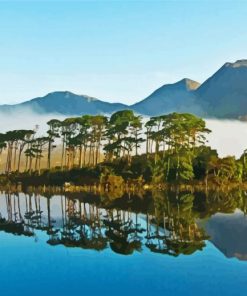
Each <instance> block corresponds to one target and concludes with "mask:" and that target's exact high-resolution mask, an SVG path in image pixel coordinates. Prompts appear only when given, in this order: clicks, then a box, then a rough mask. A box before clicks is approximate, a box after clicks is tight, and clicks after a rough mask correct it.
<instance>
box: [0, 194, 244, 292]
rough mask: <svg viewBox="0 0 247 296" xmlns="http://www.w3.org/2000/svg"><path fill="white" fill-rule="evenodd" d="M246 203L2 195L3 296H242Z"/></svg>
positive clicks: (186, 197) (185, 197)
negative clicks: (137, 295)
mask: <svg viewBox="0 0 247 296" xmlns="http://www.w3.org/2000/svg"><path fill="white" fill-rule="evenodd" d="M245 209H246V207H245V194H244V193H237V194H234V195H227V196H220V195H219V194H215V195H213V194H212V195H210V196H207V197H205V196H203V195H198V196H195V195H191V194H182V195H180V196H172V195H167V194H166V193H161V192H160V193H157V194H153V195H152V196H129V195H125V196H123V197H121V198H116V197H115V196H97V195H93V194H78V195H77V196H75V195H69V194H66V196H64V195H62V196H42V195H39V194H24V193H20V194H10V193H2V194H0V213H1V219H0V262H1V265H0V287H1V295H136V294H140V295H155V294H156V295H158V293H159V294H160V295H240V294H243V293H245V290H246V279H247V261H246V260H247V220H246V217H245V214H244V213H245Z"/></svg>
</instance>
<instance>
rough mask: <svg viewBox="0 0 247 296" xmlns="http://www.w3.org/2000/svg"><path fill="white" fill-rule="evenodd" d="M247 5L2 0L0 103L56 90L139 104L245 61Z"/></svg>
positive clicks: (208, 0) (199, 0)
mask: <svg viewBox="0 0 247 296" xmlns="http://www.w3.org/2000/svg"><path fill="white" fill-rule="evenodd" d="M246 15H247V1H245V0H243V1H236V0H235V1H223V0H218V1H217V0H197V1H196V0H194V1H187V0H183V1H182V0H180V1H164V0H163V1H155V0H150V1H148V0H145V1H142V0H139V1H133V0H132V1H126V0H122V1H120V0H118V1H117V0H115V1H104V0H98V1H97V0H95V1H79V0H77V1H71V0H70V1H59V0H57V1H48V0H47V1H44V0H43V1H40V2H39V1H35V0H33V1H26V2H25V1H21V0H19V1H18V0H16V1H11V0H8V1H1V0H0V103H16V102H20V101H24V100H27V99H31V98H33V97H37V96H43V95H45V94H46V93H48V92H52V91H56V90H69V91H72V92H75V93H78V94H87V95H90V96H95V97H97V98H100V99H104V100H106V101H111V102H112V101H121V102H124V103H133V102H136V101H138V100H141V99H143V98H144V97H146V96H147V95H149V94H150V93H151V92H152V91H154V90H155V89H156V88H158V87H160V86H161V85H163V84H166V83H172V82H175V81H177V80H180V79H182V78H184V77H188V78H191V79H194V80H197V81H199V82H203V81H204V80H205V79H206V78H208V77H209V76H210V75H212V74H213V73H214V72H215V71H216V70H217V69H218V68H219V67H221V66H222V65H223V64H224V63H225V62H228V61H230V62H233V61H235V60H237V59H243V58H247V17H246Z"/></svg>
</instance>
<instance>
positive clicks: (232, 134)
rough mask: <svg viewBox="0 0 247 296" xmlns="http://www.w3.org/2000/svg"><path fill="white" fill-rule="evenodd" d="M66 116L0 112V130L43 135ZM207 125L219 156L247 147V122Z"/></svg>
mask: <svg viewBox="0 0 247 296" xmlns="http://www.w3.org/2000/svg"><path fill="white" fill-rule="evenodd" d="M65 117H68V116H63V115H60V114H47V115H43V114H42V115H40V114H36V113H33V112H32V111H30V110H28V109H23V110H22V112H18V113H0V118H1V123H0V132H6V131H8V130H13V129H34V128H35V126H36V125H38V126H39V129H38V134H39V135H44V134H45V132H46V130H47V124H46V122H47V121H49V120H50V119H51V118H57V119H59V120H62V119H64V118H65ZM206 123H207V127H208V128H209V129H210V130H212V133H211V134H209V135H208V137H207V138H208V144H209V145H210V146H211V147H212V148H214V149H217V150H218V153H219V155H220V156H221V157H223V156H227V155H235V156H236V157H240V156H241V154H242V153H243V151H244V149H246V148H247V123H246V122H240V121H238V120H216V119H207V120H206Z"/></svg>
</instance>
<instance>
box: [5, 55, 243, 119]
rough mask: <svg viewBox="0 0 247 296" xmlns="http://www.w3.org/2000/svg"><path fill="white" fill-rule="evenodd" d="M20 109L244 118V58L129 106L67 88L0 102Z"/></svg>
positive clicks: (162, 89)
mask: <svg viewBox="0 0 247 296" xmlns="http://www.w3.org/2000/svg"><path fill="white" fill-rule="evenodd" d="M22 108H28V109H31V110H32V111H34V112H38V113H43V114H47V113H58V114H63V115H81V114H98V113H108V114H110V113H113V112H116V111H119V110H122V109H131V110H133V111H135V112H137V113H140V114H143V115H148V116H155V115H160V114H165V113H169V112H191V113H194V114H196V115H199V116H203V117H209V118H210V117H215V118H229V119H230V118H235V119H239V118H247V60H238V61H236V62H235V63H225V64H224V65H223V66H222V67H221V68H220V69H219V70H218V71H217V72H216V73H214V74H213V75H212V76H211V77H210V78H208V79H207V80H206V81H205V82H204V83H202V84H201V85H200V83H198V82H196V81H194V80H191V79H188V78H184V79H182V80H180V81H178V82H176V83H173V84H165V85H163V86H161V87H160V88H158V89H157V90H155V91H154V92H153V93H151V94H150V95H149V96H148V97H147V98H145V99H144V100H142V101H140V102H137V103H135V104H133V105H130V106H128V105H125V104H121V103H109V102H105V101H103V100H98V99H96V98H93V97H89V96H86V95H76V94H73V93H71V92H69V91H57V92H53V93H49V94H47V95H46V96H44V97H38V98H34V99H32V100H29V101H25V102H23V103H20V104H16V105H0V111H2V112H8V111H12V112H15V111H16V112H18V111H21V110H22Z"/></svg>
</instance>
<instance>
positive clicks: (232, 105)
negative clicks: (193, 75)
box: [195, 60, 247, 118]
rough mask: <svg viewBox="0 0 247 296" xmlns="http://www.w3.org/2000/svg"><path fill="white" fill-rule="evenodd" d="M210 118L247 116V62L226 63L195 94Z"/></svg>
mask: <svg viewBox="0 0 247 296" xmlns="http://www.w3.org/2000/svg"><path fill="white" fill-rule="evenodd" d="M195 95H196V97H197V102H198V104H199V105H200V106H201V108H202V109H203V110H204V112H205V113H206V116H208V117H217V118H239V117H241V116H245V115H246V114H247V60H238V61H236V62H235V63H226V64H225V65H224V66H223V67H221V68H220V69H219V70H218V71H217V72H216V73H215V74H214V75H213V76H211V77H210V78H209V79H207V80H206V81H205V82H204V83H203V84H202V85H201V86H200V87H199V88H198V89H197V90H196V93H195Z"/></svg>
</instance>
